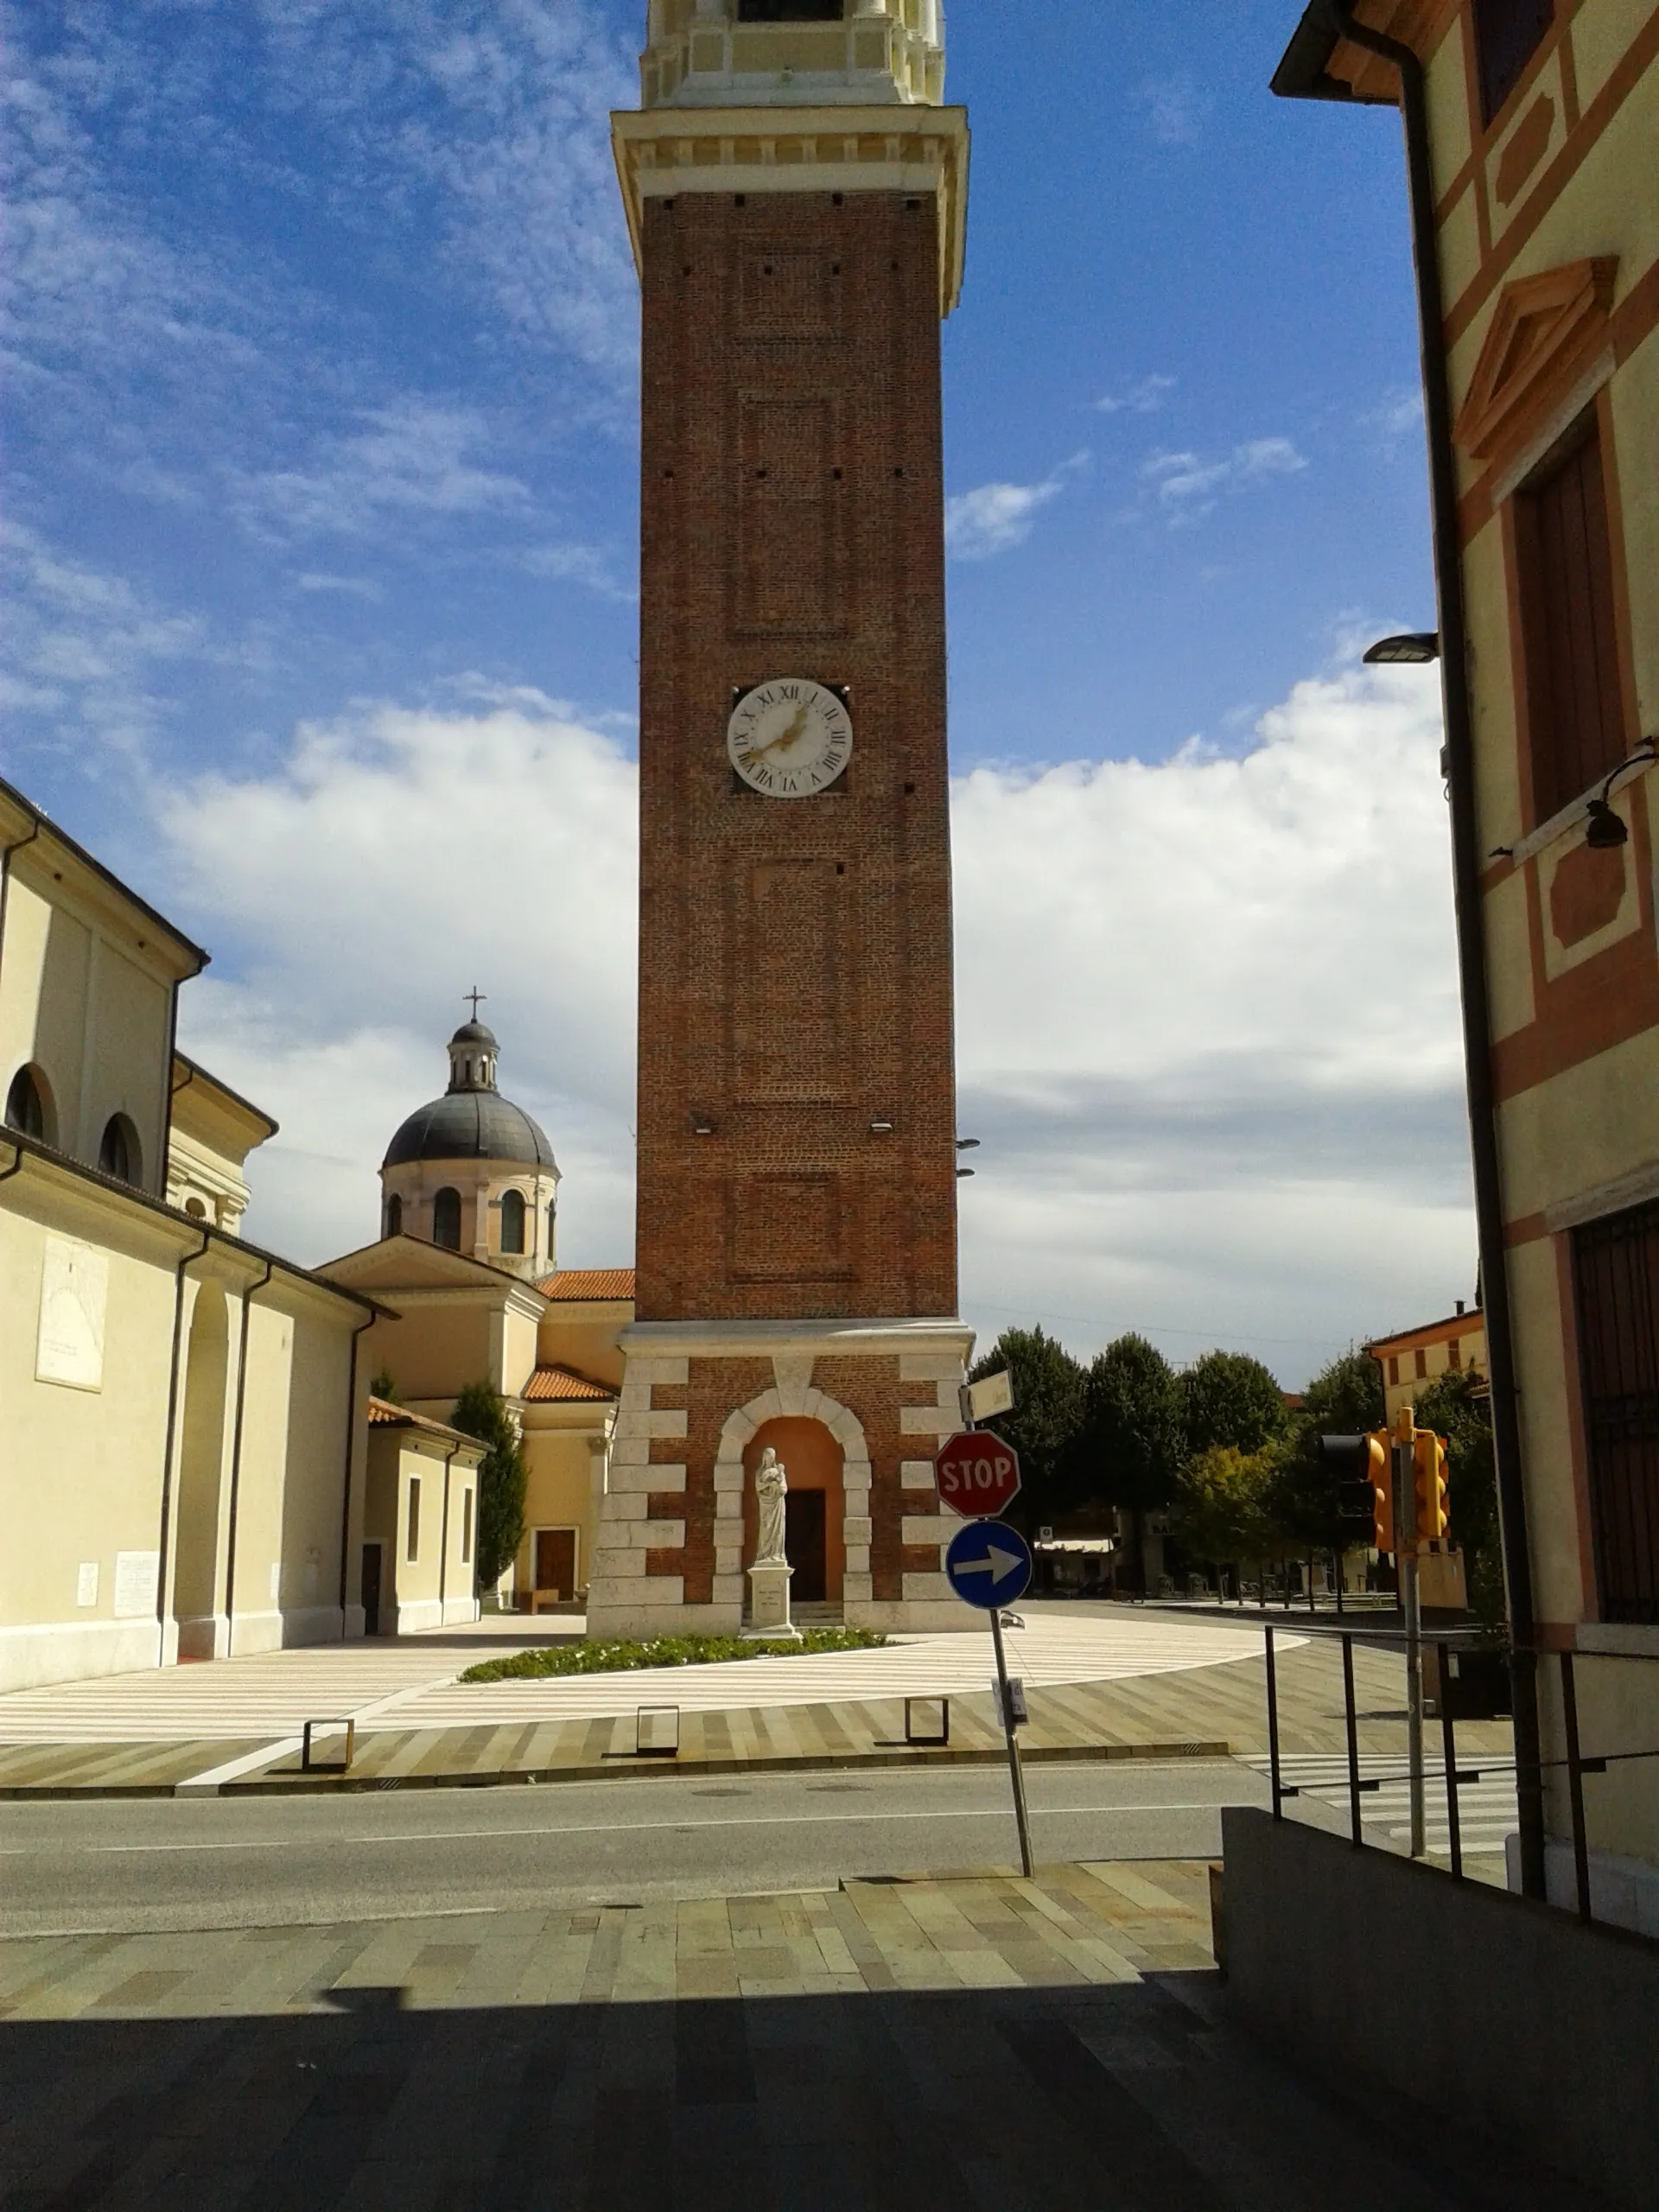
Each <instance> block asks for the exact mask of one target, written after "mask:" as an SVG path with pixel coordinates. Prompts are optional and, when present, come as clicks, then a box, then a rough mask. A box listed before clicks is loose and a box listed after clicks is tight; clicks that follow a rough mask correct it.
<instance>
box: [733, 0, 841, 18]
mask: <svg viewBox="0 0 1659 2212" xmlns="http://www.w3.org/2000/svg"><path fill="white" fill-rule="evenodd" d="M841 18H842V0H737V20H738V22H740V23H838V22H840V21H841Z"/></svg>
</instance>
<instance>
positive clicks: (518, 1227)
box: [501, 1191, 524, 1252]
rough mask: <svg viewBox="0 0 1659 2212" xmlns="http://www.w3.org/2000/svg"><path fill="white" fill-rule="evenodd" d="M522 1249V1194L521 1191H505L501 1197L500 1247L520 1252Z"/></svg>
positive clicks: (507, 1250)
mask: <svg viewBox="0 0 1659 2212" xmlns="http://www.w3.org/2000/svg"><path fill="white" fill-rule="evenodd" d="M501 1249H502V1250H503V1251H504V1252H522V1251H523V1250H524V1192H522V1191H506V1192H503V1193H502V1198H501Z"/></svg>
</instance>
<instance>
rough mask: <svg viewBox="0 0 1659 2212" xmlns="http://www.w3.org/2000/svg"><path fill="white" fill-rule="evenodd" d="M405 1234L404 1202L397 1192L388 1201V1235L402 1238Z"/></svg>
mask: <svg viewBox="0 0 1659 2212" xmlns="http://www.w3.org/2000/svg"><path fill="white" fill-rule="evenodd" d="M403 1233H404V1202H403V1200H402V1198H399V1197H398V1195H397V1192H396V1191H394V1192H392V1194H391V1197H390V1198H388V1199H387V1200H386V1234H387V1236H402V1235H403Z"/></svg>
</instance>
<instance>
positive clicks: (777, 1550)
mask: <svg viewBox="0 0 1659 2212" xmlns="http://www.w3.org/2000/svg"><path fill="white" fill-rule="evenodd" d="M788 1494H789V1481H788V1477H787V1473H786V1471H785V1466H784V1463H783V1461H782V1460H781V1459H779V1457H778V1454H777V1453H776V1452H774V1451H773V1450H772V1446H771V1445H770V1444H768V1445H767V1446H766V1450H765V1451H764V1452H762V1453H761V1454H760V1465H759V1466H758V1467H757V1468H756V1469H755V1471H754V1495H755V1499H756V1502H757V1503H758V1504H759V1506H760V1538H759V1541H758V1542H757V1543H756V1545H755V1548H754V1563H755V1565H756V1566H757V1567H772V1566H781V1565H784V1564H785V1563H786V1554H785V1550H784V1500H785V1497H787V1496H788Z"/></svg>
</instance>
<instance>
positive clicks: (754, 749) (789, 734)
mask: <svg viewBox="0 0 1659 2212" xmlns="http://www.w3.org/2000/svg"><path fill="white" fill-rule="evenodd" d="M806 715H807V709H805V708H804V707H797V708H796V709H795V712H794V715H793V716H792V717H791V721H790V725H789V728H787V729H786V730H785V732H784V734H783V735H782V736H781V737H774V738H773V739H772V742H771V744H770V745H755V746H751V747H750V748H749V757H750V759H751V760H765V759H766V755H767V753H776V752H777V751H778V749H779V747H780V746H785V745H793V744H794V742H795V741H796V739H797V738H798V737H799V736H800V735H801V734H802V733H803V732H804V729H805V728H806Z"/></svg>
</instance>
